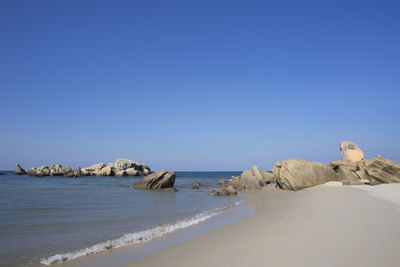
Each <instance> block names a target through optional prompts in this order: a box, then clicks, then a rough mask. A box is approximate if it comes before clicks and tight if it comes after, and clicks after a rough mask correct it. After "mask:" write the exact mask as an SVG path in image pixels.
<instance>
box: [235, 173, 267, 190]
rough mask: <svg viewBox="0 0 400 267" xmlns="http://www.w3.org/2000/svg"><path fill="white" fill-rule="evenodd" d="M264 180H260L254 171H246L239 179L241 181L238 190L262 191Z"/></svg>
mask: <svg viewBox="0 0 400 267" xmlns="http://www.w3.org/2000/svg"><path fill="white" fill-rule="evenodd" d="M261 184H262V180H259V179H258V178H257V177H256V176H255V175H253V172H252V171H249V170H244V171H243V172H242V174H241V175H240V177H239V181H238V183H237V184H236V188H237V189H238V190H244V191H248V190H260V189H261Z"/></svg>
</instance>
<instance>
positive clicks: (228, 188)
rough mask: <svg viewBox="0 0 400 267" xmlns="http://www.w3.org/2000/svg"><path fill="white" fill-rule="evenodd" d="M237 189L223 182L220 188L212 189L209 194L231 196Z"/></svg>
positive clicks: (235, 193)
mask: <svg viewBox="0 0 400 267" xmlns="http://www.w3.org/2000/svg"><path fill="white" fill-rule="evenodd" d="M237 193H238V192H237V190H236V189H235V188H234V187H233V186H232V185H230V184H224V185H223V186H222V188H221V189H220V190H214V191H212V192H211V193H210V195H211V196H232V195H237Z"/></svg>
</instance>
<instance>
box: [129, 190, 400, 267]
mask: <svg viewBox="0 0 400 267" xmlns="http://www.w3.org/2000/svg"><path fill="white" fill-rule="evenodd" d="M399 192H400V185H399V184H390V185H380V186H375V187H370V186H357V187H346V186H340V187H338V186H335V185H334V186H317V187H313V188H309V189H305V190H302V191H299V192H287V191H268V192H267V191H266V190H265V189H264V190H263V191H260V192H255V193H253V194H251V199H252V200H251V201H249V205H256V214H255V216H253V217H250V218H248V219H245V220H242V221H239V222H236V223H233V224H231V225H227V226H224V227H221V228H218V229H216V230H213V231H211V232H208V233H205V234H203V235H200V236H198V237H196V238H194V239H192V240H190V241H187V242H184V243H180V244H178V245H175V246H172V247H169V248H167V249H165V250H162V251H161V252H158V253H156V254H154V255H152V256H150V257H147V258H144V259H142V260H139V261H135V262H132V263H130V264H128V265H124V266H125V267H133V266H135V267H136V266H399V264H400V253H398V248H399V247H400V229H399V226H400V211H399V206H400V203H399V202H398V200H399V199H400V198H399V196H398V195H399V194H400V193H399Z"/></svg>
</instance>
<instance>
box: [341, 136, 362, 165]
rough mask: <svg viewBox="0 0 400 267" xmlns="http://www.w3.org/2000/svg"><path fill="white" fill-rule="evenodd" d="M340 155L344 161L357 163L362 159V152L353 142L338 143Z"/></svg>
mask: <svg viewBox="0 0 400 267" xmlns="http://www.w3.org/2000/svg"><path fill="white" fill-rule="evenodd" d="M339 147H340V153H341V154H342V158H343V160H344V161H352V162H357V161H360V160H362V159H363V158H364V153H363V152H362V150H361V149H360V148H359V147H358V146H357V145H356V144H354V143H353V142H350V141H343V142H340V143H339Z"/></svg>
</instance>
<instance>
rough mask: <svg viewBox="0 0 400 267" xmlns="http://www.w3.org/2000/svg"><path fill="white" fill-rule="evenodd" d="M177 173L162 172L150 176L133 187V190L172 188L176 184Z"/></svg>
mask: <svg viewBox="0 0 400 267" xmlns="http://www.w3.org/2000/svg"><path fill="white" fill-rule="evenodd" d="M175 178H176V175H175V172H173V171H169V172H166V171H164V170H160V171H157V172H154V173H152V174H149V175H147V176H145V177H144V178H142V179H141V180H139V181H138V182H136V183H134V184H132V185H131V188H137V189H165V188H172V187H173V186H174V183H175Z"/></svg>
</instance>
